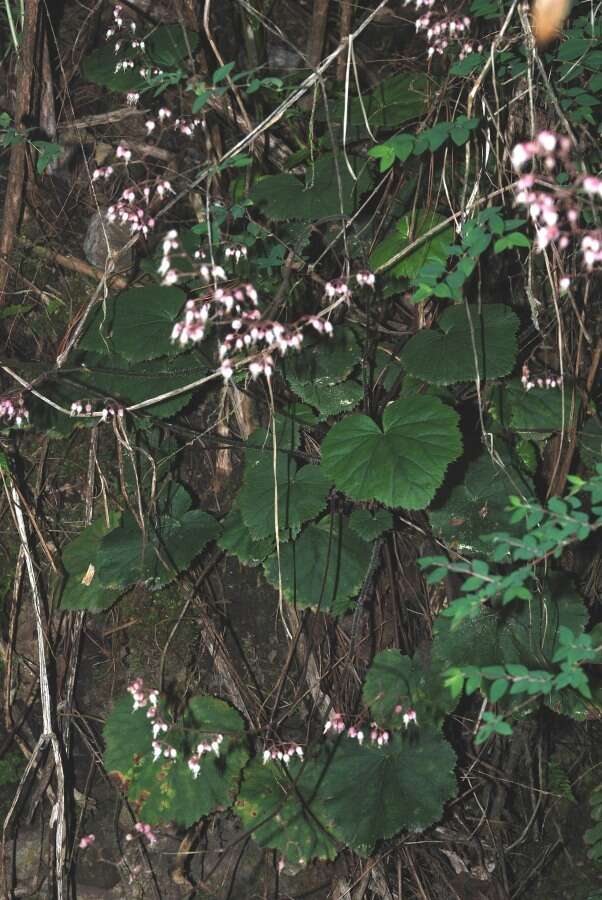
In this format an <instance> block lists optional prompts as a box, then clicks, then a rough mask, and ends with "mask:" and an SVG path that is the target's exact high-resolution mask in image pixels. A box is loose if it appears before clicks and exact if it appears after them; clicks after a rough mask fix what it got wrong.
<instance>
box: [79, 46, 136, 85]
mask: <svg viewBox="0 0 602 900" xmlns="http://www.w3.org/2000/svg"><path fill="white" fill-rule="evenodd" d="M127 58H128V56H127V54H124V53H119V54H116V53H115V43H114V42H113V41H111V42H107V43H105V44H104V45H103V46H102V47H99V48H98V49H97V50H93V51H92V52H91V53H87V54H85V55H84V57H83V59H82V67H81V68H82V74H83V76H84V78H85V79H86V80H87V81H91V82H92V83H93V84H100V85H102V86H103V87H106V88H108V90H110V91H113V92H114V93H126V92H129V91H134V92H136V91H141V90H142V89H143V88H144V87H145V86H146V81H145V79H144V78H142V76H141V75H140V67H139V66H136V65H134V66H133V68H128V69H126V70H125V71H119V72H116V71H115V66H116V65H117V63H119V62H121V61H122V60H125V59H127Z"/></svg>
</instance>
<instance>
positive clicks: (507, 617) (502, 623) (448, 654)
mask: <svg viewBox="0 0 602 900" xmlns="http://www.w3.org/2000/svg"><path fill="white" fill-rule="evenodd" d="M544 588H545V590H544V593H543V594H542V595H539V596H536V597H535V598H534V599H533V601H532V602H530V603H525V602H523V601H517V602H515V603H514V604H512V605H511V607H506V608H504V609H502V610H499V611H497V612H496V611H492V610H489V609H483V610H482V612H481V613H480V614H479V615H478V616H476V618H474V619H470V620H467V621H465V622H463V623H462V627H461V628H456V629H454V628H453V627H452V623H451V620H450V619H449V618H448V617H446V616H439V617H438V618H437V620H436V622H435V638H434V641H433V644H432V648H431V660H432V663H433V665H435V666H437V667H439V668H441V669H442V670H443V669H447V668H449V667H452V666H453V667H458V668H463V667H464V666H477V667H479V668H481V667H485V666H498V665H499V666H502V665H508V664H511V665H512V664H519V665H523V666H527V668H530V669H546V670H548V671H549V670H554V669H555V668H556V666H555V664H553V663H552V659H553V656H554V653H555V651H556V649H557V647H558V629H559V628H560V627H561V626H562V627H564V628H568V629H570V631H572V632H573V634H574V635H575V636H578V635H579V634H580V633H581V632H582V631H583V629H584V627H585V624H586V622H587V620H588V613H587V609H586V607H585V605H584V603H583V601H582V599H581V597H580V596H579V594H578V593H577V592H576V591H575V589H574V586H573V585H572V583H571V581H570V579H568V578H567V577H566V576H564V575H555V576H554V577H551V578H548V580H547V582H546V584H545V586H544ZM566 693H567V692H566V690H565V691H564V692H561V693H559V694H553V695H551V696H547V697H546V698H545V702H546V704H547V705H548V706H551V707H552V708H556V707H557V706H560V707H562V708H563V709H565V710H566V711H567V712H569V711H570V709H569V707H568V706H567V703H566V702H565V695H566Z"/></svg>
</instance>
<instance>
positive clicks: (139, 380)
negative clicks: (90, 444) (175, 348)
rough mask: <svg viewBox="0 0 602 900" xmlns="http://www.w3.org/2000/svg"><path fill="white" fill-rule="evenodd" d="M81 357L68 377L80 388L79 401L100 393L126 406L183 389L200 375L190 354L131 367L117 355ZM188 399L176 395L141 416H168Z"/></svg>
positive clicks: (189, 393)
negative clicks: (76, 368)
mask: <svg viewBox="0 0 602 900" xmlns="http://www.w3.org/2000/svg"><path fill="white" fill-rule="evenodd" d="M82 356H83V358H82V359H81V369H78V370H77V372H76V373H74V376H72V377H71V381H75V382H77V384H79V385H81V393H80V397H81V396H90V395H91V396H96V395H97V394H98V393H100V394H103V395H104V396H105V397H108V398H110V399H111V400H117V401H119V402H120V403H123V404H124V405H126V406H130V405H131V404H135V403H140V402H142V401H144V400H149V399H151V398H152V397H157V396H160V395H161V394H165V393H167V392H168V391H173V390H176V389H178V388H181V387H184V386H185V385H187V384H190V383H191V382H192V381H195V380H196V379H198V378H199V377H201V376H202V375H203V370H202V368H201V367H200V366H199V363H198V360H197V359H196V357H195V355H194V354H192V353H184V354H181V355H180V356H178V357H176V358H175V359H173V358H172V359H169V358H165V357H164V358H162V359H154V360H151V361H149V362H139V363H133V364H132V363H128V361H127V360H125V359H124V358H123V357H121V356H118V355H117V354H111V355H110V356H107V355H101V354H96V353H86V354H82ZM205 371H207V370H205ZM87 392H90V393H87ZM91 392H93V393H91ZM191 396H192V394H191V392H187V393H184V394H178V395H177V396H176V397H171V398H170V399H169V400H163V401H161V402H160V403H155V404H153V405H152V406H148V407H145V412H148V413H149V414H150V415H152V416H156V417H157V418H165V417H166V416H172V415H174V414H175V413H177V412H179V411H180V410H181V409H182V407H183V406H185V405H186V403H188V402H189V400H190V397H191Z"/></svg>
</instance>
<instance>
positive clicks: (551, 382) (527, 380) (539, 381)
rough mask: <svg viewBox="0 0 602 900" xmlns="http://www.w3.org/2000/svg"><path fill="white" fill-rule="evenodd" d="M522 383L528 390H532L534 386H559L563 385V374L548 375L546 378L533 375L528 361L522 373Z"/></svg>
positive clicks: (524, 364)
mask: <svg viewBox="0 0 602 900" xmlns="http://www.w3.org/2000/svg"><path fill="white" fill-rule="evenodd" d="M520 380H521V384H522V386H523V387H524V389H525V390H526V391H532V390H533V388H536V387H537V388H547V389H549V388H559V387H562V376H561V375H546V377H545V378H541V377H537V378H536V377H535V376H532V375H531V372H530V370H529V366H528V364H527V363H523V368H522V373H521V379H520Z"/></svg>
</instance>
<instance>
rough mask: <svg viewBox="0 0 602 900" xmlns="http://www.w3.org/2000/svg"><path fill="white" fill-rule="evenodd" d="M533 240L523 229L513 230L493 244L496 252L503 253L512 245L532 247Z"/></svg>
mask: <svg viewBox="0 0 602 900" xmlns="http://www.w3.org/2000/svg"><path fill="white" fill-rule="evenodd" d="M530 246H531V241H530V240H529V238H528V237H527V235H526V234H523V233H522V231H511V232H510V234H506V235H504V237H501V238H500V239H499V241H496V242H495V244H494V246H493V252H494V253H502V252H503V251H504V250H508V249H510V248H511V247H530Z"/></svg>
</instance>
